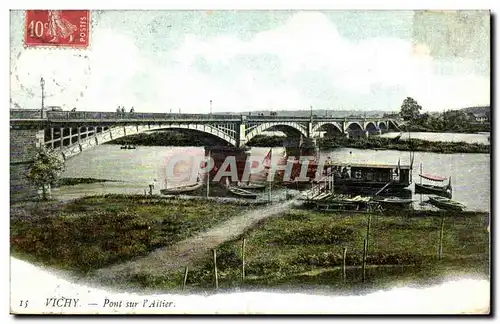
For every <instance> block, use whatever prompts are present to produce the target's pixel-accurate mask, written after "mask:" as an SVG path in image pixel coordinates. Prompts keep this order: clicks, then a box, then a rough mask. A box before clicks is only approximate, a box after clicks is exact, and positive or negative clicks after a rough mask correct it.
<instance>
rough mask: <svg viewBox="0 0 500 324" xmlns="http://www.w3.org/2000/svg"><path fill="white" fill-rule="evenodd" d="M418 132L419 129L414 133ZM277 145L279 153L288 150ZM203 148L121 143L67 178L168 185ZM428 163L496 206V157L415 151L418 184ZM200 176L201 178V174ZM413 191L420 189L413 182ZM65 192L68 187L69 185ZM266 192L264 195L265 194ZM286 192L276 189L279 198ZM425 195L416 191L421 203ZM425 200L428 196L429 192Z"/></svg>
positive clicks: (459, 190)
mask: <svg viewBox="0 0 500 324" xmlns="http://www.w3.org/2000/svg"><path fill="white" fill-rule="evenodd" d="M412 134H413V133H412ZM268 151H269V148H252V150H251V154H252V155H259V156H265V155H266V154H267V152H268ZM282 151H283V149H282V148H274V149H273V154H279V153H280V152H282ZM204 154H205V152H204V148H203V147H159V146H153V147H137V149H136V150H120V146H118V145H101V146H98V147H95V148H94V149H91V150H89V151H86V152H84V153H83V154H79V155H77V156H75V157H73V158H71V159H69V160H68V161H67V163H66V171H65V173H64V174H63V177H71V178H97V179H109V180H118V181H126V182H127V183H130V184H133V185H135V186H137V187H140V188H142V187H144V188H147V186H148V184H149V183H150V182H151V181H152V180H153V179H158V181H159V182H160V183H159V185H160V187H162V186H164V184H163V183H162V181H163V180H162V179H164V178H165V172H166V171H165V170H166V167H167V165H168V164H169V162H170V161H172V160H173V159H174V158H177V157H186V156H191V157H196V156H197V157H202V156H203V155H204ZM321 154H325V155H328V156H330V158H331V159H332V160H333V162H341V163H377V164H379V163H380V164H397V163H398V160H400V161H401V164H409V163H410V155H409V152H400V151H391V150H387V151H378V150H377V151H375V150H360V149H348V148H342V149H335V150H330V151H323V152H321ZM421 163H422V165H423V171H424V173H428V174H434V175H439V176H444V177H450V176H451V177H452V185H453V199H454V200H457V201H460V202H462V203H464V204H466V205H467V209H468V210H481V211H489V210H490V195H491V194H490V155H489V154H465V153H463V154H438V153H429V152H415V159H414V165H413V177H412V179H413V182H419V181H420V179H419V176H418V174H419V168H420V164H421ZM188 169H189V168H188V166H183V165H180V166H179V167H178V169H177V171H178V172H179V173H182V172H186V170H188ZM195 179H196V178H195ZM181 183H183V182H182V181H181V180H177V181H173V182H170V181H169V184H168V186H169V187H170V186H175V185H178V184H181ZM408 189H411V190H412V191H414V186H413V185H411V186H410V187H409V188H408ZM63 190H64V189H63ZM264 195H266V193H265V192H263V193H261V196H262V197H264ZM276 195H282V194H281V193H280V192H278V191H276V192H275V193H273V196H276ZM420 198H421V196H420V195H415V196H414V199H415V200H417V204H416V205H417V206H415V207H418V203H419V202H420ZM422 200H423V201H425V200H426V197H425V196H423V197H422Z"/></svg>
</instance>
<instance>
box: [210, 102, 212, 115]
mask: <svg viewBox="0 0 500 324" xmlns="http://www.w3.org/2000/svg"><path fill="white" fill-rule="evenodd" d="M210 115H212V100H210Z"/></svg>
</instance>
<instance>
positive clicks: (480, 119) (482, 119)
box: [467, 113, 489, 123]
mask: <svg viewBox="0 0 500 324" xmlns="http://www.w3.org/2000/svg"><path fill="white" fill-rule="evenodd" d="M467 117H469V119H470V120H473V121H475V122H476V123H487V122H489V120H488V116H486V114H484V113H479V114H475V113H467Z"/></svg>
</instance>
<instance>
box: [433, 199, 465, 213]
mask: <svg viewBox="0 0 500 324" xmlns="http://www.w3.org/2000/svg"><path fill="white" fill-rule="evenodd" d="M429 202H430V203H431V204H432V205H434V206H436V207H438V208H440V209H445V210H459V211H462V210H464V209H465V208H466V206H465V205H464V204H462V203H460V202H458V201H455V200H451V199H449V198H444V197H440V196H430V197H429Z"/></svg>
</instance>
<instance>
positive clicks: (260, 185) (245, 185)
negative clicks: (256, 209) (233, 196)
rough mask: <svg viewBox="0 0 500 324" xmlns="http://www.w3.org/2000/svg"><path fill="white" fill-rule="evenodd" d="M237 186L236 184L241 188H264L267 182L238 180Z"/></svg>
mask: <svg viewBox="0 0 500 324" xmlns="http://www.w3.org/2000/svg"><path fill="white" fill-rule="evenodd" d="M237 186H238V188H241V189H265V188H266V187H267V183H265V182H261V183H258V182H248V183H243V182H239V183H238V185H237Z"/></svg>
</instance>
